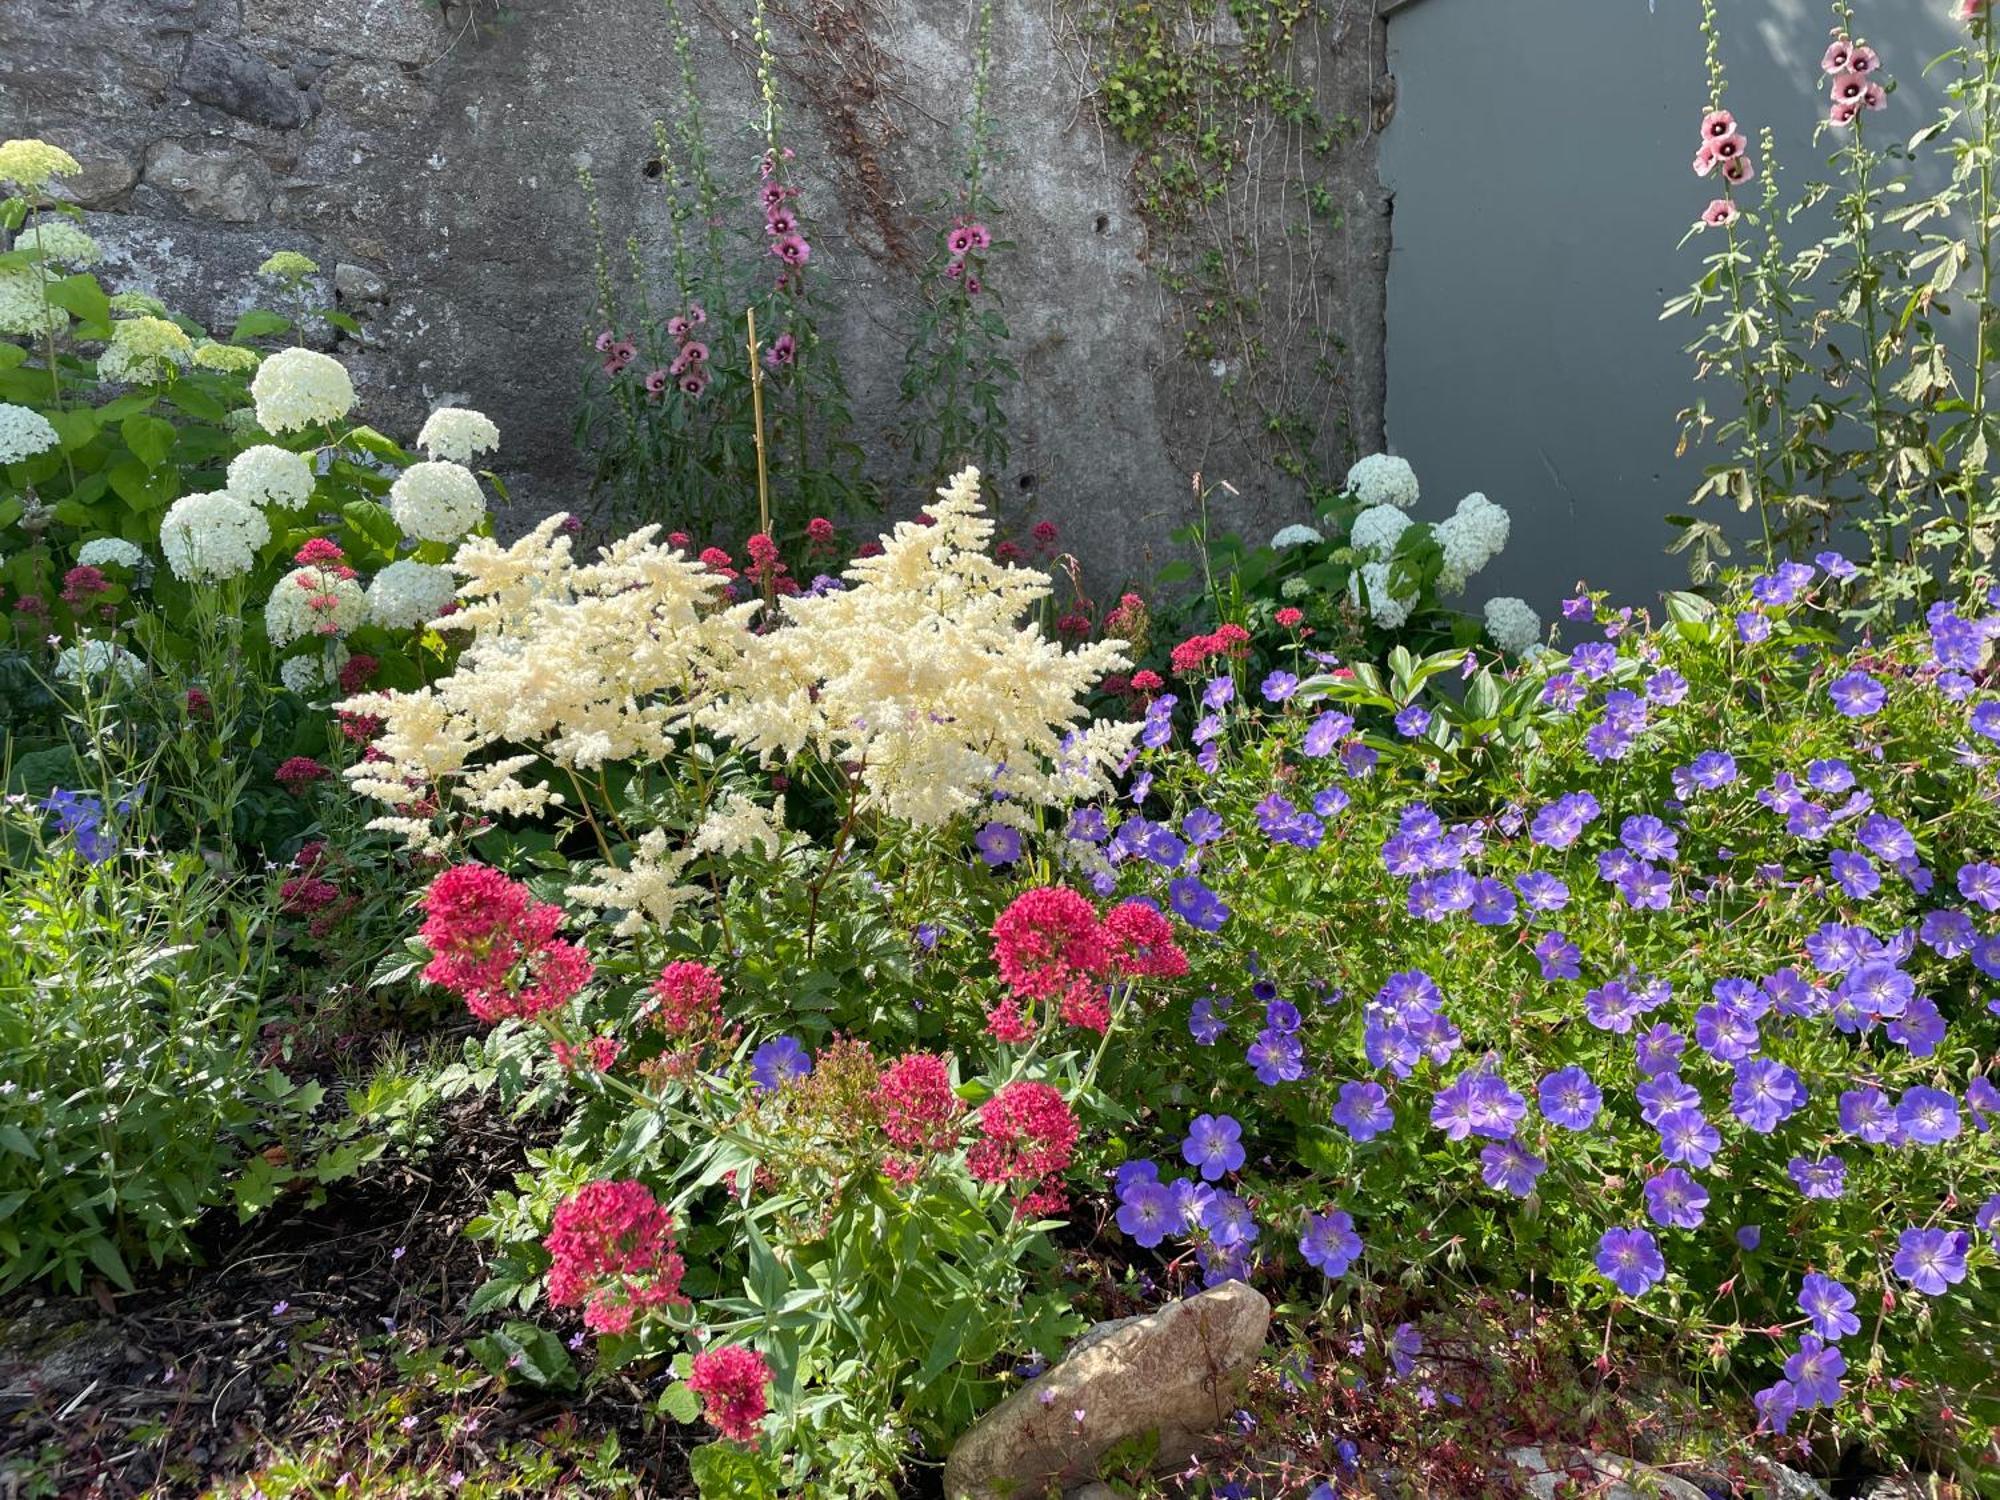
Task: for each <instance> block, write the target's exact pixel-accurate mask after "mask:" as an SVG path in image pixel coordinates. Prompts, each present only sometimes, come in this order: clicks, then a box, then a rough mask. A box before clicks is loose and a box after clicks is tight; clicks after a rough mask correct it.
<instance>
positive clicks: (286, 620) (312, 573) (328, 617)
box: [264, 564, 368, 650]
mask: <svg viewBox="0 0 2000 1500" xmlns="http://www.w3.org/2000/svg"><path fill="white" fill-rule="evenodd" d="M351 572H352V570H351V569H348V568H344V567H342V568H329V567H320V566H318V565H314V564H309V565H307V566H305V567H302V568H294V569H292V571H291V572H289V573H287V574H286V575H285V576H284V577H283V578H280V579H279V580H278V582H277V584H276V586H275V587H273V588H272V590H271V597H270V598H269V599H267V600H266V601H265V602H264V632H265V634H266V635H268V636H270V638H271V644H272V645H273V646H276V647H278V648H279V649H281V650H282V649H283V648H284V647H286V646H289V645H291V643H292V642H293V641H302V640H304V639H305V638H306V637H307V636H340V635H348V634H351V633H352V632H353V630H354V627H355V626H357V625H359V624H360V623H361V621H362V619H363V617H364V616H365V615H366V614H367V613H368V604H367V601H366V599H365V598H364V597H363V595H362V592H361V585H360V584H358V583H356V582H355V581H354V579H353V578H352V577H351V576H347V575H350V574H351Z"/></svg>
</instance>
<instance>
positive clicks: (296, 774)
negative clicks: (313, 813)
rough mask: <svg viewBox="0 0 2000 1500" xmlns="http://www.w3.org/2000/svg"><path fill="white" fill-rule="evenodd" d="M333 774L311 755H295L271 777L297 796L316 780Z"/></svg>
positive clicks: (322, 779)
mask: <svg viewBox="0 0 2000 1500" xmlns="http://www.w3.org/2000/svg"><path fill="white" fill-rule="evenodd" d="M332 774H333V772H331V771H329V770H328V769H327V768H326V767H325V766H323V765H321V764H320V763H319V762H318V761H316V760H314V759H313V758H312V757H311V756H310V755H294V756H293V757H292V758H291V759H290V760H287V761H285V762H284V763H283V764H281V765H280V766H279V767H278V769H277V770H275V771H273V772H272V773H271V779H272V780H273V781H275V782H277V783H278V785H279V786H281V787H283V788H284V789H285V790H286V791H288V792H290V793H291V794H292V795H293V796H295V797H296V796H298V795H299V794H300V793H301V792H303V791H304V790H305V789H306V788H307V787H309V786H311V785H312V784H313V783H314V782H315V781H324V780H326V778H327V777H329V776H331V775H332Z"/></svg>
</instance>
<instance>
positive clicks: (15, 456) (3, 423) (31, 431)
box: [0, 401, 62, 464]
mask: <svg viewBox="0 0 2000 1500" xmlns="http://www.w3.org/2000/svg"><path fill="white" fill-rule="evenodd" d="M60 441H62V439H61V438H60V437H58V436H57V434H56V430H55V428H54V427H52V426H50V425H49V419H48V418H47V417H45V416H43V415H42V414H41V413H40V412H38V411H36V410H35V409H34V408H33V407H31V406H16V405H14V404H13V403H12V402H11V401H0V464H17V463H19V462H20V461H21V460H22V459H24V458H33V457H34V456H35V455H36V454H37V453H46V452H48V451H49V449H51V448H53V447H55V445H56V444H57V443H59V442H60Z"/></svg>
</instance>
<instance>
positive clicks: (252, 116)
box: [180, 36, 319, 130]
mask: <svg viewBox="0 0 2000 1500" xmlns="http://www.w3.org/2000/svg"><path fill="white" fill-rule="evenodd" d="M180 84H181V87H182V88H184V89H186V90H187V93H188V97H189V98H190V99H193V100H196V101H197V102H199V103H202V104H211V105H213V106H214V107H215V108H217V109H219V110H221V111H222V112H223V113H224V114H230V115H234V116H236V118H237V119H239V120H248V121H249V122H250V123H251V124H253V125H262V126H265V127H267V128H268V129H271V130H297V129H298V128H299V127H300V126H301V125H304V124H306V123H307V122H308V121H310V120H311V119H312V117H313V116H314V115H315V114H317V113H318V112H319V101H318V100H317V99H315V98H314V97H313V96H312V95H311V94H310V93H308V92H307V91H306V90H304V89H302V88H300V87H299V85H298V80H297V79H295V78H294V77H293V76H292V74H291V73H290V72H289V71H288V70H287V69H284V68H280V67H276V66H274V65H272V64H271V63H268V62H266V61H264V59H263V58H261V57H258V56H257V55H256V54H255V53H252V52H246V51H245V50H244V49H243V48H241V47H238V46H234V45H232V44H230V43H228V42H221V41H217V40H216V39H215V38H214V37H207V36H198V37H196V38H195V39H194V40H193V41H192V42H191V43H189V45H188V55H187V61H186V62H185V63H183V64H182V65H181V77H180Z"/></svg>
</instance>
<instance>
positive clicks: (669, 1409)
mask: <svg viewBox="0 0 2000 1500" xmlns="http://www.w3.org/2000/svg"><path fill="white" fill-rule="evenodd" d="M4 1217H5V1215H4V1214H0V1218H4ZM660 1412H661V1414H662V1415H664V1416H669V1417H672V1418H673V1419H674V1420H675V1421H676V1422H678V1423H680V1424H681V1426H683V1427H692V1426H693V1425H694V1424H695V1423H696V1422H699V1421H700V1420H701V1398H700V1397H699V1396H697V1395H696V1394H695V1393H694V1392H693V1391H691V1390H689V1389H688V1388H687V1386H686V1385H685V1384H684V1383H683V1382H681V1381H678V1380H676V1381H675V1382H674V1383H673V1384H672V1385H670V1386H668V1387H667V1388H666V1390H665V1391H663V1392H661V1394H660Z"/></svg>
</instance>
